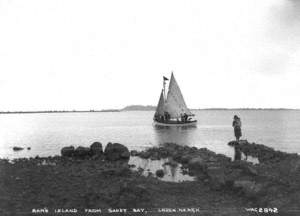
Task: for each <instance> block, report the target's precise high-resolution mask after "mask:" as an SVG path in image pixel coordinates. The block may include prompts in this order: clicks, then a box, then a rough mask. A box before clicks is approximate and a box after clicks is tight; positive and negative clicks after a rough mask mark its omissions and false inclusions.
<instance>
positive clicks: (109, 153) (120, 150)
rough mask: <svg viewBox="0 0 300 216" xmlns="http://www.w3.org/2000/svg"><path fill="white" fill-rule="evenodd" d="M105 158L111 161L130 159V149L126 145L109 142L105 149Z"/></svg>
mask: <svg viewBox="0 0 300 216" xmlns="http://www.w3.org/2000/svg"><path fill="white" fill-rule="evenodd" d="M104 154H105V158H106V159H107V160H109V161H116V160H128V159H129V158H130V153H129V150H128V148H127V147H126V146H124V145H122V144H119V143H113V144H112V143H108V144H107V145H106V147H105V150H104Z"/></svg>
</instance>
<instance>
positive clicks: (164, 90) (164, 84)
mask: <svg viewBox="0 0 300 216" xmlns="http://www.w3.org/2000/svg"><path fill="white" fill-rule="evenodd" d="M167 80H169V79H168V78H166V77H163V94H164V101H166V99H167V97H166V81H167Z"/></svg>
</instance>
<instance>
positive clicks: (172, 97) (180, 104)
mask: <svg viewBox="0 0 300 216" xmlns="http://www.w3.org/2000/svg"><path fill="white" fill-rule="evenodd" d="M165 111H166V112H168V113H169V114H170V116H171V118H180V116H181V115H182V114H184V113H186V114H187V115H193V114H192V113H191V111H190V110H189V109H188V108H187V106H186V104H185V101H184V99H183V96H182V93H181V91H180V88H179V86H178V84H177V82H176V80H175V78H174V75H173V73H172V75H171V80H170V84H169V91H168V95H167V100H166V105H165Z"/></svg>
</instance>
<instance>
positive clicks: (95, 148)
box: [90, 142, 103, 156]
mask: <svg viewBox="0 0 300 216" xmlns="http://www.w3.org/2000/svg"><path fill="white" fill-rule="evenodd" d="M90 149H91V155H98V156H99V155H102V154H103V149H102V144H101V143H100V142H94V143H93V144H92V145H91V146H90Z"/></svg>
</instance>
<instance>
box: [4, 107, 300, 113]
mask: <svg viewBox="0 0 300 216" xmlns="http://www.w3.org/2000/svg"><path fill="white" fill-rule="evenodd" d="M191 110H193V111H202V110H208V111H231V110H232V111H238V110H243V111H300V109H298V108H199V109H191ZM135 111H146V112H147V111H155V109H136V110H134V109H132V110H130V109H129V110H127V109H124V108H123V109H103V110H53V111H51V110H49V111H47V110H41V111H0V114H38V113H49V114H51V113H99V112H100V113H103V112H104V113H105V112H135Z"/></svg>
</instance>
